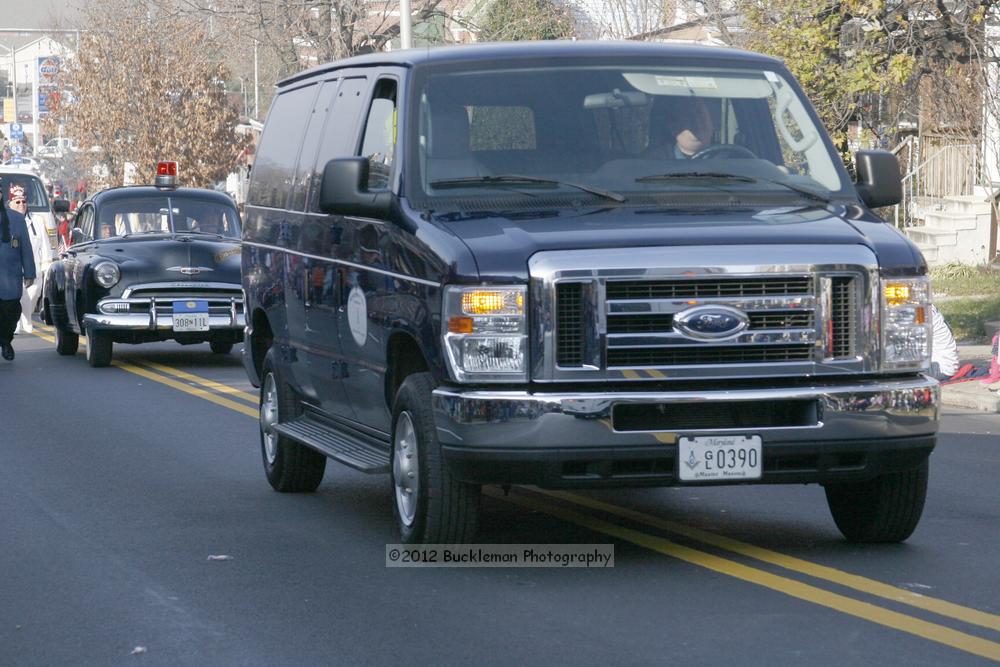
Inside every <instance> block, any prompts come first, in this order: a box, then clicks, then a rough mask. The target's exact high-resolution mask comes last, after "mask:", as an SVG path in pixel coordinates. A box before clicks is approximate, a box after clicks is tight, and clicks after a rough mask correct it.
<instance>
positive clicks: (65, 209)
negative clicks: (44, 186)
mask: <svg viewBox="0 0 1000 667" xmlns="http://www.w3.org/2000/svg"><path fill="white" fill-rule="evenodd" d="M52 210H53V211H55V212H56V213H69V200H68V199H53V200H52Z"/></svg>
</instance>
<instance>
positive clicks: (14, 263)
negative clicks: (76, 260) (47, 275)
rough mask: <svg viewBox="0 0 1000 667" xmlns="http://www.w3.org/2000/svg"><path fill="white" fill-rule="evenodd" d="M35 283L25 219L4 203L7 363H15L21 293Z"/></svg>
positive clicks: (3, 342)
mask: <svg viewBox="0 0 1000 667" xmlns="http://www.w3.org/2000/svg"><path fill="white" fill-rule="evenodd" d="M2 195H3V193H2V191H0V197H2ZM34 282H35V258H34V256H33V255H32V252H31V239H30V237H29V236H28V227H27V225H26V224H25V222H24V216H23V215H22V214H21V213H19V212H17V211H15V210H12V209H9V208H7V204H6V202H4V201H2V200H0V356H3V358H4V359H6V360H7V361H12V360H13V359H14V348H13V347H12V346H11V344H10V343H11V340H13V338H14V328H15V327H16V326H17V320H18V318H19V317H21V291H22V290H23V289H25V288H27V287H31V285H32V284H33V283H34Z"/></svg>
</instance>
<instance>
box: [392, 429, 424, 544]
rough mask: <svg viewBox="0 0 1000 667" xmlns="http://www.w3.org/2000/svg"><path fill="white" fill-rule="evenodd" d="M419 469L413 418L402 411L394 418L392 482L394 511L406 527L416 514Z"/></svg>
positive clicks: (411, 522)
mask: <svg viewBox="0 0 1000 667" xmlns="http://www.w3.org/2000/svg"><path fill="white" fill-rule="evenodd" d="M419 473H420V468H419V463H418V459H417V432H416V430H415V429H414V428H413V418H412V417H410V413H409V412H406V411H403V412H401V413H399V417H397V418H396V430H395V435H394V436H393V443H392V482H393V485H394V486H395V487H396V509H397V510H398V511H399V518H400V520H402V522H403V524H404V525H406V526H412V525H413V520H414V518H416V514H417V497H418V495H419V492H420V474H419Z"/></svg>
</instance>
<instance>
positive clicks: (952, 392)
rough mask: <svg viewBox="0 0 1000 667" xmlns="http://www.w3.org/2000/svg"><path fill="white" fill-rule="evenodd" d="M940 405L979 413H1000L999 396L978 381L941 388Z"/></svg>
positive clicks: (947, 385)
mask: <svg viewBox="0 0 1000 667" xmlns="http://www.w3.org/2000/svg"><path fill="white" fill-rule="evenodd" d="M941 404H942V405H947V406H949V407H954V408H971V409H972V410H979V411H981V412H993V413H997V412H1000V395H998V394H997V392H995V391H991V390H990V389H987V388H986V385H984V384H983V383H982V381H980V380H978V379H977V380H972V381H970V382H959V383H957V384H946V385H942V386H941Z"/></svg>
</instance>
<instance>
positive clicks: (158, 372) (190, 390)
mask: <svg viewBox="0 0 1000 667" xmlns="http://www.w3.org/2000/svg"><path fill="white" fill-rule="evenodd" d="M33 333H34V334H35V335H36V336H38V337H39V338H43V339H45V340H47V341H49V342H51V343H55V340H56V339H55V331H54V330H53V329H52V327H50V326H47V325H44V324H38V323H36V324H35V331H34V332H33ZM86 344H87V343H86V341H85V340H83V339H81V340H80V345H81V346H86ZM111 363H112V365H113V366H117V367H118V368H120V369H122V370H123V371H128V372H129V373H134V374H135V375H139V376H141V377H144V378H146V379H147V380H152V381H154V382H159V383H160V384H165V385H167V386H168V387H171V388H173V389H176V390H178V391H183V392H184V393H186V394H190V395H192V396H197V397H198V398H201V399H204V400H206V401H209V402H211V403H215V404H216V405H220V406H222V407H224V408H229V409H230V410H235V411H236V412H241V413H243V414H245V415H247V416H249V417H253V418H254V419H256V418H257V414H258V413H257V395H256V394H251V393H249V392H245V391H241V390H239V389H235V388H233V387H230V386H228V385H224V384H222V383H220V382H215V381H213V380H209V379H207V378H203V377H200V376H197V375H192V374H191V373H187V372H185V371H182V370H180V369H177V368H173V367H171V366H165V365H163V364H157V363H154V362H152V361H147V360H145V359H140V360H138V361H137V362H136V363H135V364H131V363H128V362H124V361H120V360H117V359H116V360H114V361H112V362H111ZM181 380H183V381H185V382H187V384H185V383H184V382H181ZM208 390H210V391H208ZM220 394H223V395H220ZM227 396H231V397H233V398H236V399H239V401H245V403H241V402H238V401H234V400H232V399H231V398H227ZM247 403H249V405H247Z"/></svg>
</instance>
